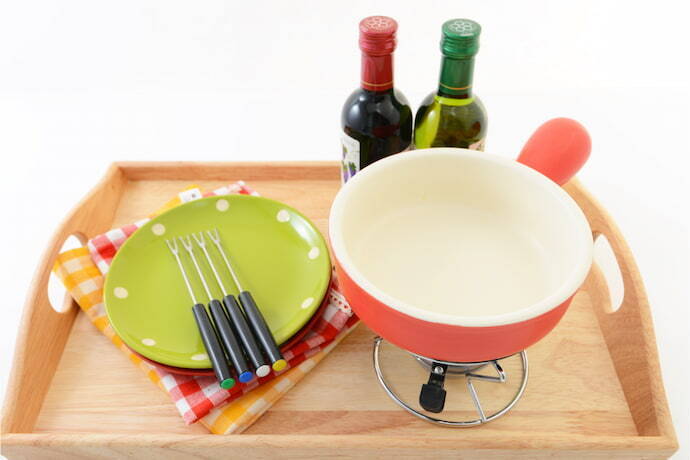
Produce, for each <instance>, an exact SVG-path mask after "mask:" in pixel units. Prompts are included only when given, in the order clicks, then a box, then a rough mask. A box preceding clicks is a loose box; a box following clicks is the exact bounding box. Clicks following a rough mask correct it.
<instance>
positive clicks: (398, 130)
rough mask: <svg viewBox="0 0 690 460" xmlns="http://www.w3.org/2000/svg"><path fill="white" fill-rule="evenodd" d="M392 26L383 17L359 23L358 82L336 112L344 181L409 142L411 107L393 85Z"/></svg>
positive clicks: (374, 17) (403, 147)
mask: <svg viewBox="0 0 690 460" xmlns="http://www.w3.org/2000/svg"><path fill="white" fill-rule="evenodd" d="M397 28H398V24H397V23H396V22H395V21H394V20H393V19H391V18H388V17H385V16H371V17H368V18H365V19H363V20H362V21H361V22H360V23H359V31H360V35H359V46H360V49H361V50H362V79H361V87H360V88H359V89H357V90H355V92H353V93H352V95H350V97H349V98H348V99H347V101H345V105H344V106H343V111H342V116H341V126H342V129H343V133H342V147H343V157H342V178H343V182H346V181H347V180H348V179H350V178H351V177H352V176H353V175H355V174H356V173H357V172H358V171H360V170H361V169H362V168H365V167H366V166H368V165H370V164H371V163H373V162H375V161H377V160H380V159H382V158H385V157H387V156H389V155H392V154H394V153H398V152H402V151H404V150H407V149H408V148H409V147H410V144H411V142H412V123H413V116H412V110H411V109H410V105H409V103H408V102H407V99H406V98H405V96H403V95H402V93H401V92H400V91H397V90H396V89H395V88H394V87H393V51H394V50H395V44H396V43H395V33H396V31H397Z"/></svg>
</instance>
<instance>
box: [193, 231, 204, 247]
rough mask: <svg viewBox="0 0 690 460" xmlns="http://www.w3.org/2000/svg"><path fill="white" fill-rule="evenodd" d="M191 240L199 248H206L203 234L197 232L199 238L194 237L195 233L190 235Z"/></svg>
mask: <svg viewBox="0 0 690 460" xmlns="http://www.w3.org/2000/svg"><path fill="white" fill-rule="evenodd" d="M192 238H194V241H196V244H198V245H199V247H200V248H205V247H206V240H205V239H204V233H203V232H199V236H196V233H192Z"/></svg>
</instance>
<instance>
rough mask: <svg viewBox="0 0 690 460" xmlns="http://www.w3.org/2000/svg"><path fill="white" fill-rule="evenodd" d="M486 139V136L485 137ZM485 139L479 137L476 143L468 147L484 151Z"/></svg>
mask: <svg viewBox="0 0 690 460" xmlns="http://www.w3.org/2000/svg"><path fill="white" fill-rule="evenodd" d="M485 139H486V138H485ZM485 139H479V140H478V141H477V142H475V143H474V144H470V146H469V147H467V148H468V149H470V150H479V151H482V152H483V151H484V140H485Z"/></svg>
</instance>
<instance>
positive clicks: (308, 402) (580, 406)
mask: <svg viewBox="0 0 690 460" xmlns="http://www.w3.org/2000/svg"><path fill="white" fill-rule="evenodd" d="M238 179H243V180H245V181H247V183H248V184H250V185H251V186H253V187H254V188H256V190H258V191H260V192H261V193H262V194H263V195H264V196H267V197H271V198H275V199H278V200H282V201H284V202H286V203H288V204H290V205H292V206H294V207H296V208H297V209H299V210H301V211H302V212H304V213H305V214H306V215H307V216H309V217H310V218H311V219H313V221H314V222H315V223H316V225H317V226H318V227H319V229H320V230H321V231H322V232H323V233H324V234H326V233H327V232H326V229H327V216H328V211H329V206H330V203H331V201H332V199H333V197H334V195H335V193H336V192H337V190H338V188H339V187H340V179H339V172H338V168H337V165H336V164H335V163H117V164H114V165H113V166H112V167H111V168H110V170H109V171H108V173H107V174H106V176H105V178H104V179H103V180H102V181H101V182H100V183H99V184H98V185H97V186H96V187H95V188H94V190H93V191H92V192H91V193H90V194H89V195H88V196H87V197H86V198H85V199H84V200H83V201H82V202H81V203H79V204H78V205H77V206H76V208H75V209H74V210H73V211H72V213H71V214H70V215H69V216H68V217H67V219H65V221H64V223H63V224H62V225H61V226H60V228H59V229H58V231H57V232H56V234H55V237H54V238H53V240H52V241H51V243H50V245H49V246H48V249H47V251H46V253H45V256H44V258H43V260H42V261H41V262H40V264H39V266H38V270H37V272H36V277H35V280H34V282H33V284H32V287H31V290H30V292H29V295H28V300H27V303H26V305H25V308H24V316H23V319H22V324H21V330H20V332H19V336H18V340H17V346H16V351H15V357H14V364H13V371H12V375H11V377H10V384H9V388H8V391H7V396H6V400H5V407H4V413H3V420H2V422H3V425H2V451H3V454H4V455H6V456H7V457H9V458H11V459H14V458H32V459H35V458H43V457H45V458H50V459H57V458H74V457H77V456H86V457H91V456H93V457H100V458H112V457H120V456H131V457H138V458H146V459H152V458H161V459H175V458H188V457H189V456H196V457H203V458H209V459H211V458H212V459H217V458H219V456H223V457H227V456H232V457H238V456H240V455H242V456H245V457H246V456H256V457H268V456H275V455H278V454H279V455H282V456H292V457H297V456H299V457H307V458H320V457H323V456H325V455H326V454H331V455H341V456H361V457H369V458H373V457H376V458H381V457H397V458H402V457H420V456H429V457H434V458H442V457H449V458H450V457H452V458H459V457H461V458H463V459H464V458H481V459H486V458H538V457H554V456H558V457H566V458H578V459H579V458H647V459H649V458H667V457H668V456H670V455H671V454H672V453H673V452H674V451H675V450H676V448H677V444H676V439H675V434H674V430H673V426H672V422H671V417H670V415H669V409H668V406H667V402H666V397H665V394H664V387H663V382H662V379H661V374H660V370H659V362H658V357H657V351H656V343H655V339H654V330H653V326H652V319H651V316H650V311H649V304H648V302H647V297H646V295H645V291H644V287H643V285H642V280H641V278H640V274H639V272H638V270H637V268H636V265H635V262H634V260H633V257H632V255H631V253H630V251H629V250H628V248H627V246H626V243H625V241H624V240H623V238H622V236H621V235H620V233H619V231H618V229H617V228H616V225H615V224H614V223H613V221H612V220H611V218H610V217H609V216H608V215H607V214H606V212H605V211H604V210H603V209H602V208H601V206H599V205H598V204H597V203H596V201H594V199H593V198H592V197H591V196H590V195H589V194H588V193H587V192H586V191H585V190H584V189H583V188H582V186H581V185H579V184H578V183H577V181H572V182H571V183H570V184H568V185H567V186H566V189H567V190H568V192H569V193H570V194H571V195H572V196H573V198H575V200H576V201H577V202H578V203H579V205H580V206H581V207H582V209H583V210H584V211H585V214H586V215H587V217H588V219H589V222H590V225H591V227H592V229H593V230H594V233H595V234H596V235H599V234H603V235H605V236H606V237H607V238H608V240H609V242H610V244H611V246H612V248H613V250H614V252H615V254H616V257H617V261H618V264H619V266H620V268H621V272H622V277H623V281H624V287H625V296H624V301H623V304H622V306H621V308H620V309H619V310H618V311H616V312H611V309H610V306H609V305H610V302H609V294H608V288H607V285H606V282H605V279H604V278H603V276H602V274H601V272H600V271H599V270H598V269H597V268H596V267H594V268H593V269H592V271H591V273H590V275H589V277H588V278H587V281H586V284H585V287H584V289H583V290H582V291H581V292H580V293H579V294H578V295H577V297H576V298H575V300H574V302H573V304H572V306H571V307H570V309H569V310H568V312H567V314H566V315H565V317H564V319H563V321H562V322H561V323H560V324H559V325H558V326H557V327H556V329H555V330H554V331H553V332H552V333H551V334H549V335H548V336H547V337H546V338H545V339H544V340H542V341H541V342H539V343H538V344H536V345H535V346H533V347H531V348H530V349H529V350H528V354H529V359H530V380H529V383H528V386H527V390H526V393H525V395H524V396H523V398H522V399H521V400H520V402H519V403H518V404H517V406H516V407H515V408H514V409H513V410H512V411H511V412H510V413H509V414H507V415H506V416H504V417H503V418H500V419H498V420H496V421H495V422H492V423H490V424H487V425H484V426H481V427H477V428H470V429H451V428H441V427H437V426H435V425H431V424H428V423H426V422H424V421H422V420H418V419H416V418H414V417H412V416H410V415H409V414H407V413H406V412H404V411H403V410H401V409H400V408H398V407H397V406H396V405H395V404H394V403H393V402H392V401H391V400H390V399H389V398H388V397H387V396H386V395H385V394H384V392H383V390H382V389H381V388H380V387H379V385H378V383H377V382H376V379H375V375H374V371H373V369H372V361H371V359H372V358H371V352H372V340H373V333H372V332H371V331H370V330H369V329H367V327H366V326H365V325H363V324H360V325H359V327H358V328H357V329H356V330H355V331H354V332H353V333H352V334H351V335H350V336H349V337H348V338H346V339H345V341H344V342H343V343H342V344H340V346H339V347H338V348H337V349H336V350H335V351H334V352H333V353H331V355H329V356H328V357H327V358H326V359H325V360H324V361H323V362H322V363H321V364H320V365H319V366H318V367H317V368H316V369H315V370H314V371H313V372H311V373H310V374H309V375H307V377H306V378H305V379H304V380H303V381H302V382H300V383H299V385H297V387H296V388H294V389H293V390H292V391H290V393H289V394H288V395H287V396H285V397H284V398H283V399H282V400H281V401H280V402H279V403H278V404H276V405H275V406H274V407H273V408H272V409H271V410H270V411H269V412H268V413H266V414H265V415H264V416H263V417H262V418H261V419H260V420H259V421H258V422H257V423H256V424H254V425H253V426H252V427H251V428H249V429H248V430H247V431H246V432H245V433H244V434H242V435H232V436H214V435H210V434H208V433H207V431H206V430H205V429H204V428H203V427H202V426H185V425H184V424H183V422H182V419H181V418H180V416H179V415H178V413H177V411H176V410H175V408H174V407H173V404H172V403H171V402H170V400H169V399H168V397H167V395H165V394H164V393H163V392H161V391H160V390H159V389H158V388H156V387H155V386H154V385H152V384H151V383H150V382H149V381H148V379H147V378H146V377H145V376H144V375H143V374H142V372H141V371H140V370H139V369H137V368H136V367H135V366H133V365H132V364H131V363H130V362H128V360H127V359H126V358H125V357H124V356H123V355H122V354H121V353H120V352H119V351H118V350H117V349H116V348H115V347H113V346H112V345H111V344H110V343H109V341H108V340H107V339H105V338H104V337H102V336H101V335H100V334H99V333H98V332H97V331H96V328H94V327H93V326H92V325H91V324H90V323H89V321H88V320H87V318H86V317H85V315H83V314H80V313H78V312H79V309H78V308H77V307H76V305H71V307H70V308H68V309H67V311H66V312H65V313H57V312H56V311H55V310H53V309H52V308H51V306H50V304H49V302H48V299H47V293H46V286H47V283H48V278H49V273H50V269H51V266H52V264H53V260H54V257H55V255H56V253H57V252H58V251H59V249H60V247H61V246H62V243H63V241H64V240H65V239H66V238H67V237H68V236H69V235H70V234H77V235H78V236H79V237H80V238H85V237H88V236H92V235H95V234H98V233H101V232H103V231H105V230H108V229H110V228H112V227H116V226H120V225H123V224H126V223H129V222H132V221H135V220H137V219H139V218H140V217H142V216H143V215H146V214H148V213H149V212H150V211H151V210H153V209H155V208H157V207H158V206H160V205H161V204H163V203H164V202H165V201H166V200H167V199H168V198H169V197H170V196H173V195H175V194H176V193H177V192H178V191H179V190H180V189H181V188H183V187H184V186H186V185H188V184H190V183H196V184H198V185H200V186H201V187H204V188H212V187H217V186H220V185H223V184H227V183H228V182H231V181H235V180H238ZM70 304H71V301H70ZM401 359H402V358H401ZM407 359H409V358H407ZM509 375H510V374H509ZM414 383H415V384H416V385H418V384H419V382H414Z"/></svg>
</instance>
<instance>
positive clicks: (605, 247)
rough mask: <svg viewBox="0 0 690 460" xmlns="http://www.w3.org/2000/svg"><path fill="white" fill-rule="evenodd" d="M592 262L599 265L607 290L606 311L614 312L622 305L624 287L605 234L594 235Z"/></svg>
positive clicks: (619, 270) (614, 255)
mask: <svg viewBox="0 0 690 460" xmlns="http://www.w3.org/2000/svg"><path fill="white" fill-rule="evenodd" d="M594 262H595V263H596V264H597V266H598V267H599V270H600V271H601V274H602V276H603V278H604V281H605V284H606V288H607V290H608V302H607V303H606V304H607V308H606V311H607V313H615V312H616V311H618V309H619V308H620V307H621V305H623V296H624V295H625V288H624V286H623V275H622V274H621V269H620V266H619V265H618V260H617V259H616V254H615V253H614V252H613V248H612V247H611V243H609V240H608V238H606V235H604V234H602V233H600V234H598V235H596V236H595V237H594Z"/></svg>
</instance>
